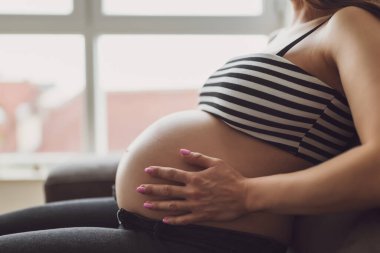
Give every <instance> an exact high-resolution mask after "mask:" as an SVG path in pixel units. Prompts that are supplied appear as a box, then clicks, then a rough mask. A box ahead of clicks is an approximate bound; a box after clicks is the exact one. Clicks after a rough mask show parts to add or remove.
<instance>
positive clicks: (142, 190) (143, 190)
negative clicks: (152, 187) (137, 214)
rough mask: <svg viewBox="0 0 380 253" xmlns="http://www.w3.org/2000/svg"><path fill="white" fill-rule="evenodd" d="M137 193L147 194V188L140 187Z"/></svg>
mask: <svg viewBox="0 0 380 253" xmlns="http://www.w3.org/2000/svg"><path fill="white" fill-rule="evenodd" d="M136 191H137V192H139V193H145V187H144V186H139V187H137V189H136Z"/></svg>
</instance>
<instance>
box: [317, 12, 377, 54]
mask: <svg viewBox="0 0 380 253" xmlns="http://www.w3.org/2000/svg"><path fill="white" fill-rule="evenodd" d="M325 31H326V33H325V36H324V38H325V40H324V41H325V42H326V43H325V45H327V47H326V49H327V51H330V52H332V53H333V52H336V51H341V50H345V49H347V47H346V46H352V45H359V46H360V45H361V46H365V45H369V44H372V43H375V44H378V43H380V17H377V16H375V15H374V14H372V13H371V12H369V11H367V10H365V9H363V8H359V7H355V6H349V7H345V8H342V9H340V10H339V11H337V12H336V13H335V14H334V15H333V16H332V17H331V19H330V20H329V22H328V24H327V27H326V29H325ZM343 47H344V49H343Z"/></svg>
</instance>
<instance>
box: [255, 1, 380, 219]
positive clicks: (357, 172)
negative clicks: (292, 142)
mask: <svg viewBox="0 0 380 253" xmlns="http://www.w3.org/2000/svg"><path fill="white" fill-rule="evenodd" d="M327 29H328V30H327V35H326V37H327V38H328V39H329V41H328V43H327V45H328V46H326V56H327V57H328V58H330V59H329V60H331V61H333V62H334V63H335V65H336V66H337V69H338V71H339V74H340V76H341V81H342V84H343V88H344V91H345V93H346V96H347V99H348V101H349V105H350V108H351V112H352V115H353V119H354V122H355V127H356V130H357V132H358V135H359V138H360V141H361V143H362V145H361V146H358V147H356V148H353V149H351V150H349V151H347V152H345V153H343V154H341V155H339V156H337V157H335V158H333V159H331V160H329V161H327V162H324V163H322V164H320V165H317V166H314V167H312V168H310V169H307V170H304V171H299V172H296V173H291V174H287V175H285V174H283V175H276V176H272V177H267V178H261V179H258V180H253V181H252V182H251V183H250V184H251V185H252V186H251V187H252V188H255V189H260V191H259V192H257V191H256V192H255V191H249V193H250V194H251V195H252V196H251V197H248V199H249V202H251V203H249V204H248V206H249V207H253V206H254V205H255V204H254V203H252V202H254V201H255V200H254V199H259V200H261V201H262V202H261V208H260V209H264V210H269V211H274V212H279V213H291V214H294V213H295V214H313V213H324V212H334V211H343V210H352V209H359V208H369V207H374V206H379V205H380V20H379V19H378V18H376V17H374V16H373V15H371V14H369V13H368V12H367V11H364V10H362V9H360V8H357V7H347V8H344V9H342V10H340V11H339V12H337V13H336V14H335V15H334V17H333V18H332V19H331V21H330V24H329V25H328V27H327ZM255 185H256V186H255ZM273 186H276V187H273ZM255 195H256V196H255ZM253 209H255V208H253Z"/></svg>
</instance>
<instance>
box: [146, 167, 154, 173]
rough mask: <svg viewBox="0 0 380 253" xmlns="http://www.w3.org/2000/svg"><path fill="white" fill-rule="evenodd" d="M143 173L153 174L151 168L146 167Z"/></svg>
mask: <svg viewBox="0 0 380 253" xmlns="http://www.w3.org/2000/svg"><path fill="white" fill-rule="evenodd" d="M144 171H145V172H146V173H148V174H150V173H152V172H153V168H152V167H147V168H145V169H144Z"/></svg>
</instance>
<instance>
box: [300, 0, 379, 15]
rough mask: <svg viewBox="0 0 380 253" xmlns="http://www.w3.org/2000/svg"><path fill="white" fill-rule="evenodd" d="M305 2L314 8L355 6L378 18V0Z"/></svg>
mask: <svg viewBox="0 0 380 253" xmlns="http://www.w3.org/2000/svg"><path fill="white" fill-rule="evenodd" d="M306 2H307V3H308V4H310V5H311V6H312V7H314V8H316V9H320V10H332V11H337V10H339V9H341V8H344V7H348V6H356V7H359V8H362V9H365V10H367V11H369V12H371V13H372V14H374V15H375V16H377V17H379V18H380V0H306Z"/></svg>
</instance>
